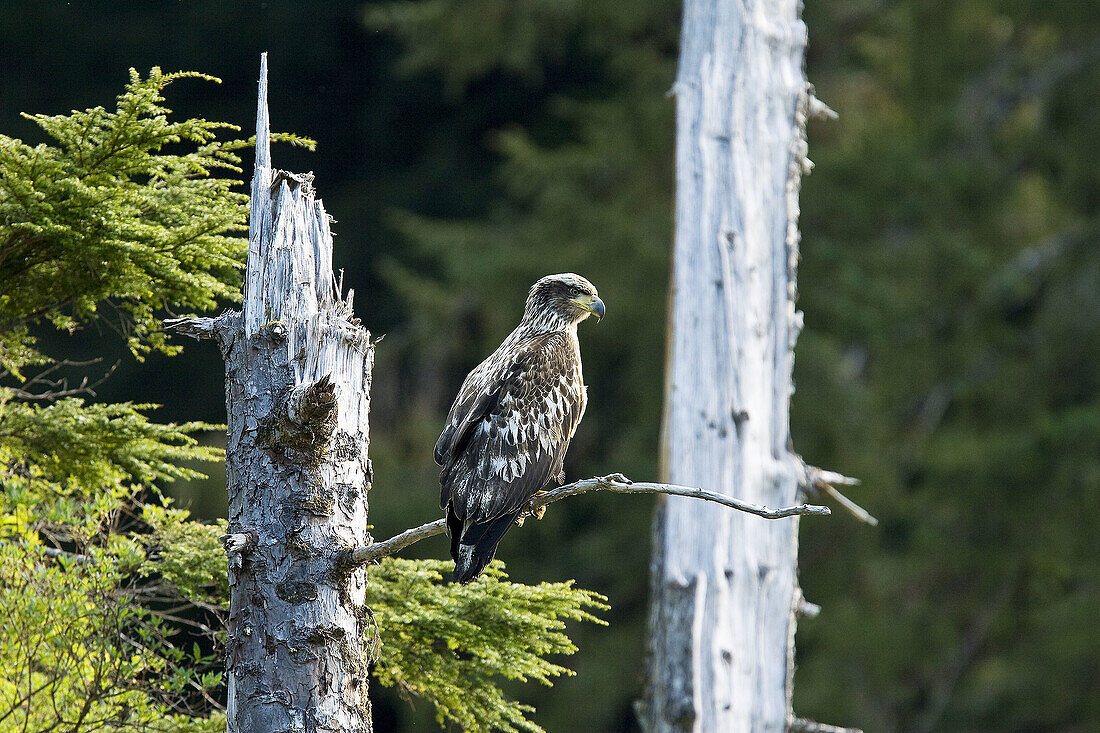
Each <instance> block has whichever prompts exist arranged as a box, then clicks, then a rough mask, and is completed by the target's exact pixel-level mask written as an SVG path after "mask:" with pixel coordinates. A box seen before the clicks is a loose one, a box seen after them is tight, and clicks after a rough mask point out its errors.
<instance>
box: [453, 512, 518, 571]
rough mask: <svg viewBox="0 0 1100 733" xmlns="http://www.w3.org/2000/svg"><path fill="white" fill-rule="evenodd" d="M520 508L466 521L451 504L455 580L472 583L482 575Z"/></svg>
mask: <svg viewBox="0 0 1100 733" xmlns="http://www.w3.org/2000/svg"><path fill="white" fill-rule="evenodd" d="M518 516H519V512H515V513H513V514H505V515H503V516H499V517H494V518H492V519H489V520H486V521H483V522H479V521H476V520H465V521H463V520H462V519H460V518H459V517H457V516H456V515H455V513H454V510H453V509H452V508H451V507H450V506H448V507H447V527H448V529H449V530H450V533H451V557H452V558H454V561H455V572H454V576H453V577H454V582H456V583H469V582H470V581H471V580H473V579H474V578H476V577H477V576H479V575H481V571H482V570H484V569H485V566H486V565H488V564H489V563H490V562H492V560H493V556H494V555H496V553H497V545H498V544H500V540H501V538H502V537H504V533H505V532H507V531H508V529H509V528H510V527H511V526H512V525H513V524H514V523H515V521H516V517H518Z"/></svg>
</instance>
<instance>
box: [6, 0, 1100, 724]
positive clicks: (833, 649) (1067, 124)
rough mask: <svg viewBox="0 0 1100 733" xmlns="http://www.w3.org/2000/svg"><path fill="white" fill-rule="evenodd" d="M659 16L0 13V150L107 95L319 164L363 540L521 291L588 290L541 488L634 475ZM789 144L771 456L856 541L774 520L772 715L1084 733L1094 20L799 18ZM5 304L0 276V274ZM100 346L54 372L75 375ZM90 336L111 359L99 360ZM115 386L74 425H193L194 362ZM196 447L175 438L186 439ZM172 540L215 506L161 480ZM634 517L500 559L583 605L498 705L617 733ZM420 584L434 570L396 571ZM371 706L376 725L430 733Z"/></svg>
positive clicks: (668, 157)
mask: <svg viewBox="0 0 1100 733" xmlns="http://www.w3.org/2000/svg"><path fill="white" fill-rule="evenodd" d="M679 7H680V5H679V3H677V2H673V1H672V0H637V1H635V2H622V0H585V1H584V2H578V1H575V0H524V1H519V0H465V1H463V2H459V1H458V0H427V1H425V2H408V3H404V2H403V3H399V4H389V3H358V4H357V3H347V2H323V1H319V2H312V3H308V4H292V3H286V2H263V3H256V2H248V3H227V2H213V1H208V0H194V1H191V2H179V3H164V2H161V3H108V2H100V3H91V2H87V3H81V2H74V3H60V2H34V3H4V4H3V5H2V6H0V69H2V74H0V129H2V130H3V131H4V132H5V133H7V134H9V135H14V136H17V137H23V138H24V139H25V140H26V141H27V142H31V143H36V142H39V141H40V139H41V133H40V131H39V130H38V129H37V128H35V127H34V126H33V125H32V124H31V123H29V122H28V121H26V120H23V119H21V118H20V117H19V116H18V112H21V111H26V112H42V113H50V114H55V113H61V112H66V111H68V110H70V109H82V108H85V107H91V106H95V105H99V104H105V105H106V104H109V103H110V102H111V100H112V99H113V98H114V96H115V95H116V94H118V93H119V92H120V91H121V90H122V87H123V85H124V83H125V82H126V80H127V69H128V68H129V67H136V68H138V69H139V70H142V71H148V69H149V67H151V66H153V65H159V66H161V67H163V68H164V69H165V70H177V69H187V70H196V71H201V72H205V73H209V74H213V75H216V76H219V77H221V78H222V79H223V80H224V84H222V85H220V86H214V85H211V84H205V83H201V82H197V81H184V82H180V83H178V84H175V85H173V86H172V87H171V88H170V89H169V92H168V105H169V106H170V107H172V108H173V109H174V110H175V111H176V112H177V113H178V114H179V115H181V116H202V117H206V118H207V119H211V120H225V121H230V122H234V123H237V124H239V125H241V126H243V127H244V128H245V129H246V134H248V133H249V131H250V129H251V126H252V124H253V120H254V110H255V80H256V77H257V69H258V61H259V53H260V51H268V52H269V53H270V57H269V60H270V68H271V72H270V78H271V103H270V106H271V116H272V120H273V126H274V127H275V128H276V129H279V130H286V131H292V132H295V133H299V134H302V135H307V136H309V137H312V138H314V139H316V140H317V142H318V147H317V151H316V152H315V153H308V152H305V151H301V150H297V149H291V148H289V147H288V146H279V147H276V149H275V150H274V160H275V164H276V165H277V166H279V167H283V168H287V169H291V170H298V171H304V170H312V171H314V172H315V173H316V175H317V186H318V189H319V190H320V192H321V194H322V196H323V198H324V200H325V204H326V206H327V208H328V210H329V211H330V212H331V213H332V214H333V215H334V216H335V218H336V220H337V223H336V224H335V225H334V230H335V231H336V232H337V234H338V236H337V240H336V253H335V259H336V263H337V267H339V268H343V270H344V271H345V281H346V283H347V284H349V285H350V286H351V287H353V288H355V290H356V301H355V302H356V310H357V315H359V316H360V317H361V318H362V319H363V321H364V322H365V324H366V325H367V326H368V327H370V328H371V330H372V331H373V332H374V333H375V334H383V333H384V334H386V338H385V340H384V341H383V342H382V343H381V344H380V346H379V350H378V363H377V365H376V368H375V385H374V409H373V412H372V416H371V417H372V420H371V427H372V433H373V435H372V444H371V448H370V452H371V456H372V458H373V460H374V464H375V467H376V481H375V485H374V490H373V492H372V495H371V520H372V522H373V524H374V526H375V529H374V534H375V536H378V537H384V536H389V535H390V534H392V533H394V532H396V531H399V530H401V529H404V528H406V527H408V526H412V525H414V524H419V523H421V522H423V521H427V520H429V519H432V518H434V517H436V516H438V514H439V509H438V505H437V503H436V499H437V488H436V486H437V484H436V478H435V467H434V464H433V463H432V460H431V448H432V445H433V443H434V440H435V437H436V436H437V435H438V432H439V427H440V425H441V420H442V415H443V413H444V412H445V410H446V408H447V407H448V405H449V402H450V398H451V397H452V396H453V394H454V392H455V390H456V389H457V386H458V384H459V383H460V381H461V379H462V377H463V376H464V375H465V373H466V371H468V370H469V369H470V368H471V367H472V366H473V365H474V364H476V363H477V362H478V361H479V360H480V359H481V358H483V357H484V356H485V355H486V354H487V353H488V352H489V351H490V350H491V349H492V348H493V347H494V346H495V345H496V344H497V343H498V342H499V341H500V339H501V338H502V337H503V336H504V335H505V334H506V333H507V332H508V331H509V330H510V329H511V327H512V326H513V325H514V322H515V321H516V320H517V319H518V316H519V313H520V309H521V306H522V302H523V298H524V296H525V294H526V290H527V288H528V286H529V285H530V283H531V282H533V281H534V280H535V279H536V278H537V277H538V276H540V275H543V274H546V273H550V272H561V271H575V272H579V273H582V274H584V275H586V276H587V277H589V278H590V279H591V280H592V281H593V282H594V283H595V284H596V285H597V287H598V288H599V289H600V293H601V296H602V297H603V298H604V300H605V301H606V303H607V307H608V317H607V318H606V319H605V320H604V321H603V322H602V323H601V324H599V325H592V324H586V325H585V327H584V328H583V329H582V334H581V340H582V349H583V352H584V360H585V375H586V381H587V382H588V383H589V385H590V396H591V402H590V406H589V411H588V415H587V416H586V418H585V421H584V423H583V425H582V426H581V429H580V431H579V433H578V435H577V438H576V440H575V443H574V446H573V448H572V450H571V453H570V456H569V460H568V462H567V466H566V470H567V472H568V474H569V475H570V476H572V477H574V478H576V477H582V476H588V475H593V474H596V473H607V472H610V471H622V472H624V473H626V474H627V475H629V476H631V477H633V478H637V479H643V478H646V479H649V478H654V477H655V476H656V471H657V460H656V444H657V435H658V429H659V421H660V406H661V400H662V365H663V344H664V339H665V333H664V328H665V305H666V303H665V291H666V283H667V279H668V273H667V268H668V254H669V244H670V238H671V232H672V219H671V212H672V196H673V170H672V144H673V134H674V130H673V124H672V113H673V108H674V100H672V99H671V98H669V97H668V91H669V89H670V87H671V85H672V81H673V78H674V75H675V66H676V55H677V46H678V36H679ZM805 19H806V22H807V24H808V26H809V37H810V45H809V49H808V54H807V70H808V75H809V78H810V80H811V81H812V82H814V83H815V84H816V86H817V90H818V95H819V96H820V97H821V98H822V99H823V100H824V101H826V102H827V103H828V104H829V105H830V106H832V107H833V108H834V109H836V110H837V111H838V112H839V113H840V119H839V120H838V121H836V122H829V123H814V124H813V125H812V127H811V130H810V143H811V148H810V157H811V158H812V159H813V160H814V162H815V163H816V168H815V170H814V172H813V174H812V175H811V176H809V177H808V178H807V179H806V180H805V181H804V185H803V191H802V199H801V201H802V217H801V228H802V232H803V248H802V265H801V270H800V276H801V277H800V291H801V297H800V301H799V303H800V307H801V309H802V310H803V311H804V312H805V318H806V329H805V331H804V332H803V334H802V336H801V339H800V340H799V344H798V351H797V361H796V370H795V380H796V385H797V390H798V391H797V394H796V395H795V399H794V415H793V432H794V443H795V447H796V448H797V449H798V450H799V451H800V452H801V453H802V454H803V455H804V456H805V457H806V459H807V460H808V461H809V462H811V463H813V464H815V465H820V466H824V467H826V468H830V469H835V470H838V471H841V472H843V473H846V474H848V475H853V476H858V477H860V478H862V479H863V481H864V483H863V486H861V487H858V488H856V489H854V490H853V491H852V492H851V494H852V496H853V498H855V499H856V500H857V501H859V502H860V503H862V504H864V505H865V506H866V507H867V508H868V509H869V510H870V511H871V512H872V513H873V514H875V515H876V516H877V517H879V519H880V520H881V524H880V526H879V527H878V528H874V529H872V528H869V527H866V526H863V525H860V524H858V523H856V522H855V521H853V520H852V519H850V518H849V517H847V516H845V515H843V514H841V513H837V514H835V515H834V516H833V517H832V518H829V519H813V520H806V521H804V522H803V523H802V532H801V538H802V555H801V557H802V561H801V567H802V583H803V586H804V587H805V591H806V595H807V597H808V598H809V599H810V600H811V601H813V602H815V603H819V604H821V605H822V606H823V611H822V613H821V615H820V616H819V617H818V618H817V619H813V620H804V621H803V622H802V623H801V624H800V630H799V635H798V662H799V670H798V674H797V677H796V692H795V709H796V710H797V711H798V712H799V713H800V714H802V715H805V716H807V717H811V718H814V719H818V720H826V721H830V722H835V723H842V724H846V725H858V726H861V727H864V728H865V729H866V730H868V731H1019V732H1021V733H1023V732H1029V731H1066V732H1069V731H1081V732H1082V733H1083V732H1084V731H1093V730H1097V729H1100V633H1098V632H1097V629H1096V623H1097V619H1100V563H1098V562H1097V560H1096V557H1095V553H1096V548H1097V547H1100V392H1098V386H1100V369H1098V366H1097V365H1098V363H1100V327H1098V317H1100V256H1098V253H1097V249H1096V246H1095V242H1096V235H1097V232H1098V229H1100V220H1098V212H1100V208H1098V206H1100V172H1098V167H1097V165H1096V162H1095V156H1096V152H1097V144H1096V141H1097V140H1098V139H1100V107H1098V105H1097V100H1098V99H1100V4H1098V3H1095V2H1091V1H1090V0H1066V1H1063V2H1054V3H1051V2H1048V1H1029V0H968V2H963V3H960V2H948V1H938V2H937V1H929V0H923V1H922V0H898V1H891V0H841V1H833V0H828V1H826V0H817V1H813V0H811V1H809V2H807V5H806V8H805ZM0 287H2V283H0ZM100 336H101V334H97V333H95V332H81V333H77V334H75V335H74V336H73V337H72V338H71V339H70V340H69V341H68V343H67V346H68V347H69V348H70V349H71V350H72V354H73V356H79V355H81V354H85V353H86V354H100V353H102V352H103V351H104V350H105V348H114V347H113V346H108V347H105V346H104V344H103V343H101V342H100ZM104 341H105V342H106V343H108V344H114V343H117V340H116V339H104ZM118 357H119V358H121V359H122V365H121V367H120V368H119V370H118V372H117V373H116V374H115V375H114V376H113V377H112V379H111V380H110V381H109V382H108V383H107V384H105V385H104V386H103V387H102V388H101V389H100V390H99V394H100V397H101V398H102V399H103V400H105V401H119V400H127V399H132V400H137V401H154V402H158V403H161V404H163V405H164V407H163V408H162V409H161V410H160V411H159V413H158V418H159V419H162V420H166V421H167V420H185V419H187V420H194V419H198V420H210V421H216V422H221V421H224V403H223V392H222V383H223V374H222V369H221V360H220V359H219V358H218V355H217V354H216V353H215V351H214V350H213V347H209V346H206V345H202V346H198V345H193V344H187V347H186V351H185V354H184V355H183V356H180V357H177V358H174V359H171V360H168V359H164V358H162V357H157V356H154V357H151V358H150V362H151V366H152V368H149V367H148V366H147V367H145V368H143V369H141V371H140V377H139V376H138V374H139V371H138V369H137V366H136V365H135V364H134V363H133V361H132V359H131V358H130V357H129V356H127V355H125V354H122V353H119V354H118ZM220 439H221V438H220V436H210V440H211V441H212V442H216V441H218V440H220ZM173 491H175V492H176V493H177V495H178V496H179V497H180V498H181V500H183V501H184V502H185V503H190V506H191V508H192V510H193V511H194V513H195V514H196V515H198V516H200V517H206V518H214V517H218V516H221V515H222V513H223V512H224V511H225V498H224V478H223V477H214V478H212V479H211V480H210V481H208V482H204V483H197V484H191V485H185V486H178V487H174V488H173ZM651 510H652V504H651V503H650V501H648V500H647V499H644V498H637V497H633V498H621V497H611V496H598V495H589V496H585V497H581V498H578V499H573V500H570V501H568V502H563V503H559V504H555V505H554V506H553V507H552V508H551V509H550V511H549V512H548V513H547V515H546V518H545V519H544V520H542V521H541V522H531V523H528V524H527V525H526V526H525V527H524V528H523V529H522V530H517V531H514V532H512V533H510V534H509V536H508V538H507V539H506V540H505V542H504V543H503V545H502V547H501V551H500V555H501V557H502V558H503V559H504V560H505V561H506V562H507V564H508V567H509V569H510V571H511V573H512V575H513V577H514V578H515V579H517V580H521V581H527V582H535V581H538V580H543V579H546V580H562V579H567V578H576V579H577V581H578V583H579V584H580V585H581V586H583V587H586V588H590V589H593V590H596V591H599V592H600V593H603V594H605V595H607V596H608V597H609V599H610V602H611V604H612V611H611V612H610V614H609V618H610V621H611V626H610V628H600V627H595V626H591V627H584V628H576V629H575V630H574V638H575V640H576V641H577V643H578V645H579V646H580V652H579V653H578V654H577V655H576V656H575V657H573V658H571V659H569V660H568V663H569V664H570V666H573V667H574V668H575V669H576V670H577V676H576V677H573V678H570V679H566V680H563V681H561V682H559V683H557V684H556V685H555V686H554V687H553V688H552V689H543V688H536V687H532V688H524V689H522V690H519V691H517V694H519V695H520V696H521V698H522V699H524V700H526V701H529V702H532V703H533V704H535V705H536V707H537V708H538V714H537V715H536V716H535V719H536V720H537V721H538V722H540V723H541V724H542V725H544V726H545V727H546V728H547V729H548V730H550V731H555V732H558V731H631V730H636V723H635V720H634V716H633V712H632V701H633V700H634V699H636V698H637V697H638V696H639V695H640V692H641V689H642V671H643V667H644V662H643V657H644V647H645V638H644V637H645V612H646V593H647V587H646V585H647V573H648V556H649V531H650V527H649V520H650V514H651ZM417 551H418V552H420V553H422V554H423V555H425V556H432V557H444V556H445V555H446V547H445V543H444V542H443V541H442V540H439V541H430V542H426V543H423V544H422V545H421V546H418V548H417ZM429 707H430V706H428V705H426V704H425V703H423V702H421V703H419V704H418V703H417V702H416V701H415V700H414V701H413V704H412V705H411V706H410V705H409V704H408V703H406V702H405V701H402V700H400V699H398V698H397V697H396V696H395V695H393V694H392V693H388V692H381V691H380V692H379V693H378V697H377V700H376V713H377V717H378V720H377V722H376V725H377V730H379V731H390V730H411V729H417V730H431V729H433V728H434V727H436V724H435V723H434V722H433V720H432V715H431V711H430V710H429V709H428V708H429Z"/></svg>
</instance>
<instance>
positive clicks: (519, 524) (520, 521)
mask: <svg viewBox="0 0 1100 733" xmlns="http://www.w3.org/2000/svg"><path fill="white" fill-rule="evenodd" d="M526 519H527V515H526V514H520V515H519V516H518V517H516V526H517V527H522V526H523V522H524V520H526Z"/></svg>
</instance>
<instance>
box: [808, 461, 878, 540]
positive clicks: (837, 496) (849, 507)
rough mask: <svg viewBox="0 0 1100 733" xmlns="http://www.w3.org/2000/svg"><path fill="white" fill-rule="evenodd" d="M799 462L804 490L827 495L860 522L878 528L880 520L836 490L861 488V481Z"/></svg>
mask: <svg viewBox="0 0 1100 733" xmlns="http://www.w3.org/2000/svg"><path fill="white" fill-rule="evenodd" d="M798 460H799V461H801V463H802V476H801V480H800V484H801V486H802V488H803V490H805V491H807V492H810V493H813V494H825V495H826V496H828V497H830V498H832V500H833V501H835V502H836V503H837V504H840V506H841V508H843V509H844V510H845V511H846V512H848V513H849V514H851V515H852V516H853V517H855V518H856V519H858V520H859V521H861V522H863V523H865V524H869V525H871V526H872V527H877V526H878V520H877V519H875V518H874V517H873V516H871V513H870V512H869V511H867V510H866V509H864V508H863V507H861V506H860V505H859V504H856V503H855V502H854V501H852V500H851V499H849V498H848V497H847V496H845V495H844V494H842V493H840V492H839V491H838V490H837V488H836V487H837V485H840V486H859V479H857V478H852V477H850V476H845V475H843V474H840V473H837V472H836V471H826V470H825V469H823V468H817V467H816V466H811V465H810V464H808V463H806V462H805V461H802V459H801V457H799V458H798Z"/></svg>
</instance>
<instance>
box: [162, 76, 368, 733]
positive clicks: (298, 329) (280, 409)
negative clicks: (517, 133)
mask: <svg viewBox="0 0 1100 733" xmlns="http://www.w3.org/2000/svg"><path fill="white" fill-rule="evenodd" d="M266 82H267V70H266V58H265V59H264V61H263V62H262V66H261V80H260V95H259V96H260V99H259V106H258V111H257V124H256V170H255V174H254V177H253V180H252V202H251V214H250V219H249V248H248V266H247V271H246V274H245V286H244V303H243V308H242V312H241V313H235V312H230V313H227V314H225V315H223V316H221V317H220V318H218V319H216V320H210V319H189V320H187V321H185V322H182V323H179V324H177V327H178V328H180V329H181V330H183V331H184V332H186V333H190V334H192V335H195V336H200V337H201V336H210V337H214V338H216V339H217V341H218V343H219V344H220V345H221V348H222V353H223V356H224V358H225V364H226V398H225V399H226V411H227V414H228V422H229V442H228V445H227V446H226V456H227V468H228V487H229V527H230V534H229V535H228V537H227V538H226V551H227V553H228V554H229V557H230V571H229V582H230V588H231V594H230V619H229V628H228V638H227V641H226V657H227V658H226V671H227V684H228V688H229V692H228V705H227V708H228V710H227V712H228V719H229V725H228V728H229V731H230V733H238V732H239V733H279V732H282V731H302V732H303V733H307V732H308V733H313V732H317V733H352V732H353V731H354V732H360V731H370V730H371V719H370V701H369V698H368V696H367V663H368V660H367V654H366V644H365V640H366V639H367V638H368V637H369V636H370V634H371V629H370V624H369V621H368V618H367V615H366V614H367V611H366V609H365V606H364V602H363V600H364V586H365V583H366V575H365V572H364V571H363V570H362V569H360V570H352V569H349V568H346V567H345V566H344V565H342V564H341V562H340V559H341V557H342V553H343V552H344V551H346V550H348V549H350V548H354V547H359V546H362V545H364V544H368V543H369V542H370V537H369V535H368V533H367V524H366V518H367V491H368V490H369V489H370V482H371V468H370V461H369V460H368V459H367V443H368V430H367V418H368V413H369V409H370V402H369V388H370V379H371V368H372V365H373V348H372V345H371V342H370V336H369V334H368V333H367V331H366V330H365V329H363V328H362V327H361V326H360V325H359V323H358V321H356V320H355V319H354V318H353V317H352V312H351V294H350V293H349V294H348V297H347V299H346V300H343V299H342V298H341V296H340V294H339V293H338V292H336V288H335V286H334V283H333V276H332V234H331V232H330V231H329V218H328V215H327V214H326V213H325V211H324V208H323V207H322V205H321V202H320V200H318V199H316V198H315V196H314V192H313V189H312V185H311V179H312V176H296V175H293V174H289V173H286V172H283V171H273V170H272V168H271V167H270V151H269V145H268V132H269V130H268V118H267V99H266V97H267V89H266V86H267V84H266Z"/></svg>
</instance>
